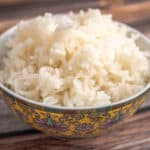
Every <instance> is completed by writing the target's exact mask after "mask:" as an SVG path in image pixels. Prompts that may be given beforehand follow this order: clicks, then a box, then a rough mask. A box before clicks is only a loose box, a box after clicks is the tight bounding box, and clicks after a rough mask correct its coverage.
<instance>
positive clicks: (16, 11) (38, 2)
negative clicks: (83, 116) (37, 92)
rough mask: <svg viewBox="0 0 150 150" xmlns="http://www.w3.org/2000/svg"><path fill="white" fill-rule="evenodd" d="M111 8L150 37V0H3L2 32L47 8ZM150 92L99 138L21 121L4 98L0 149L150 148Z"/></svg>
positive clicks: (0, 12) (117, 16)
mask: <svg viewBox="0 0 150 150" xmlns="http://www.w3.org/2000/svg"><path fill="white" fill-rule="evenodd" d="M89 7H91V8H101V9H102V11H103V12H106V13H108V12H111V13H112V14H113V15H114V18H115V19H116V20H119V21H122V22H125V23H127V24H129V25H131V26H133V27H134V28H136V29H138V30H139V31H141V32H142V33H144V34H145V35H146V36H147V37H149V38H150V0H142V1H141V0H132V1H130V0H99V1H98V0H72V1H70V0H0V33H2V32H4V31H5V30H6V29H7V28H9V27H11V26H13V25H15V24H16V23H17V22H18V21H20V20H21V19H27V18H30V17H34V16H37V15H40V14H43V13H44V12H47V11H52V12H65V11H69V10H74V11H77V10H79V9H87V8H89ZM149 149H150V96H149V98H148V99H147V101H145V103H144V104H143V105H142V106H141V107H140V109H139V110H138V112H137V113H136V114H135V115H134V116H133V117H131V118H128V119H126V120H124V121H123V122H121V123H120V126H119V127H116V128H114V130H112V131H109V133H105V134H103V135H100V136H99V137H96V138H90V139H55V138H52V137H50V136H48V135H45V134H43V133H41V132H39V131H36V130H35V129H33V128H32V127H31V126H29V125H27V124H25V123H24V122H22V121H20V120H19V119H18V118H17V117H16V116H15V115H14V114H13V113H12V112H11V111H10V110H9V108H8V107H7V105H6V104H5V103H4V101H3V100H1V99H0V150H149Z"/></svg>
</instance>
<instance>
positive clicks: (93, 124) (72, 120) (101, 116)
mask: <svg viewBox="0 0 150 150" xmlns="http://www.w3.org/2000/svg"><path fill="white" fill-rule="evenodd" d="M147 94H148V91H147V92H146V93H144V94H143V95H141V96H139V97H137V98H135V99H133V100H131V101H129V102H126V103H122V104H118V105H116V106H112V107H106V108H97V109H87V110H69V109H68V110H61V109H56V108H46V107H43V106H38V105H35V104H30V103H27V102H25V101H22V100H19V99H16V98H15V97H13V96H11V95H9V94H8V93H6V92H5V91H0V96H1V97H2V98H3V99H4V100H5V101H6V103H7V104H8V105H10V106H11V108H12V110H13V111H14V112H15V113H16V114H17V115H18V116H19V117H20V118H22V119H23V120H24V121H25V122H27V123H29V124H31V125H32V126H33V127H34V128H36V129H38V130H40V131H43V132H45V133H48V134H50V135H51V136H55V137H69V138H70V137H91V136H97V135H99V134H100V133H102V132H103V131H106V130H107V129H108V128H109V127H111V126H113V125H114V124H116V123H117V122H119V121H120V120H121V119H123V118H126V117H128V116H131V115H132V114H133V113H134V112H135V111H136V110H137V109H138V107H139V106H140V105H141V104H142V103H143V102H144V100H145V98H146V96H147Z"/></svg>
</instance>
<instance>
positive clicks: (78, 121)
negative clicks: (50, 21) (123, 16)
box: [0, 24, 150, 138]
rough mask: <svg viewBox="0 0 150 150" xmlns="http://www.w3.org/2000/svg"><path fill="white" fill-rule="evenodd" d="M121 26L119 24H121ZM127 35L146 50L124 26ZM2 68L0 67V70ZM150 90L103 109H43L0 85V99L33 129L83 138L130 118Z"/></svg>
mask: <svg viewBox="0 0 150 150" xmlns="http://www.w3.org/2000/svg"><path fill="white" fill-rule="evenodd" d="M122 25H123V24H122ZM15 28H16V27H13V28H11V29H9V30H8V31H6V32H5V33H4V34H2V35H1V36H0V60H2V58H3V57H4V56H5V55H6V52H7V50H8V49H7V47H6V46H5V42H6V41H7V40H8V38H9V37H10V36H13V34H14V30H15ZM128 29H129V34H130V33H133V32H134V33H137V34H139V38H138V40H137V45H138V46H139V47H140V48H142V49H143V50H148V49H149V50H150V40H149V39H148V38H146V37H145V36H144V35H142V34H141V33H139V32H138V31H136V30H134V29H132V28H131V27H128ZM141 63H142V62H141ZM1 67H2V66H0V68H1ZM149 90H150V84H149V83H148V84H147V85H146V86H145V87H144V88H143V89H142V90H141V91H140V92H138V93H136V94H135V95H133V96H131V97H129V98H127V99H123V100H121V101H119V102H115V103H113V104H111V105H109V106H104V107H98V106H97V107H76V108H68V107H58V106H46V105H45V104H42V103H40V102H36V101H33V100H30V99H28V98H25V97H23V96H20V95H18V94H16V93H15V92H13V91H11V90H10V89H8V88H7V87H6V86H4V85H3V84H2V83H0V96H1V97H2V99H3V100H5V102H6V103H7V104H8V105H9V106H10V107H11V109H12V110H13V111H14V112H15V113H16V114H17V115H18V116H19V117H20V118H21V119H22V120H24V121H25V122H27V123H29V124H31V125H32V126H33V127H34V128H35V129H37V130H40V131H43V132H45V133H48V134H49V135H51V136H54V137H63V138H83V137H92V136H98V135H100V134H101V133H103V131H107V130H108V129H110V128H111V127H113V126H114V125H115V124H117V123H118V122H120V121H121V120H122V119H124V118H128V117H129V116H131V115H133V114H134V113H135V112H136V110H137V109H138V108H139V107H140V105H141V104H142V103H143V102H144V100H145V99H146V97H147V95H148V92H149Z"/></svg>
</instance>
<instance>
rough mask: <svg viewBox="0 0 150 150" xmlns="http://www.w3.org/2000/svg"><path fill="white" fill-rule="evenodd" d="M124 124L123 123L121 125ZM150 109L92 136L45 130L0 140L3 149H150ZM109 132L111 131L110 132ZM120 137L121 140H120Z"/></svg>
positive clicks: (0, 147)
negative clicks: (62, 135)
mask: <svg viewBox="0 0 150 150" xmlns="http://www.w3.org/2000/svg"><path fill="white" fill-rule="evenodd" d="M121 124H123V125H122V126H121ZM149 127H150V111H147V112H144V113H141V114H137V115H135V116H133V117H132V118H129V119H127V120H124V121H123V122H122V123H120V127H118V128H114V129H113V130H111V131H109V132H107V133H105V134H103V135H100V136H99V137H96V138H88V139H55V138H52V137H50V136H48V135H45V134H42V133H35V134H26V135H18V136H12V137H9V138H8V137H7V138H1V139H0V149H1V150H7V149H8V150H17V149H19V150H27V149H30V150H36V149H41V150H54V149H55V150H77V149H80V150H99V149H101V150H108V149H109V150H141V149H143V150H148V149H150V128H149ZM108 133H109V134H108ZM118 139H119V140H118Z"/></svg>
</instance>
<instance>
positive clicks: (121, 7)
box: [0, 0, 150, 32]
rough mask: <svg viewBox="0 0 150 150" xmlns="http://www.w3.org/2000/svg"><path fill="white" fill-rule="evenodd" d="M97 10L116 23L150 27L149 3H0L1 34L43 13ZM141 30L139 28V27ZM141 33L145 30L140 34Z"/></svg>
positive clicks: (42, 0)
mask: <svg viewBox="0 0 150 150" xmlns="http://www.w3.org/2000/svg"><path fill="white" fill-rule="evenodd" d="M87 8H100V9H101V10H102V12H104V13H112V15H113V18H114V19H115V20H119V21H122V22H125V23H127V24H130V25H131V26H134V27H136V26H138V27H139V26H142V29H143V25H144V29H145V28H148V26H150V0H0V32H2V31H4V30H5V29H7V28H8V27H10V26H12V25H14V24H16V23H17V22H18V21H19V20H21V19H28V18H31V17H34V16H37V15H42V14H43V13H44V12H53V13H60V12H67V11H69V10H73V11H78V10H80V9H87ZM139 28H140V27H139ZM143 32H144V31H143Z"/></svg>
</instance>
